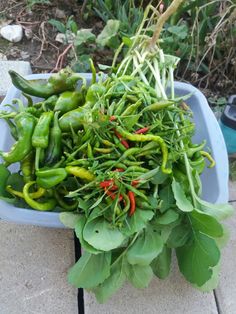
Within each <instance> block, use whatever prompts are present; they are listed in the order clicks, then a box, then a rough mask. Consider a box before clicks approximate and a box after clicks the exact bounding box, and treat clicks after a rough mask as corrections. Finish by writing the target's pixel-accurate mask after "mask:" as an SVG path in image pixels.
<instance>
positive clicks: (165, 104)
mask: <svg viewBox="0 0 236 314" xmlns="http://www.w3.org/2000/svg"><path fill="white" fill-rule="evenodd" d="M173 104H174V101H173V100H162V101H158V102H156V103H154V104H151V105H149V106H147V107H145V108H144V109H143V112H144V111H154V112H155V111H158V110H162V109H165V108H167V107H169V106H171V105H173Z"/></svg>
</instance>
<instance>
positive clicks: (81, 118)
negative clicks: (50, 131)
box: [59, 107, 92, 132]
mask: <svg viewBox="0 0 236 314" xmlns="http://www.w3.org/2000/svg"><path fill="white" fill-rule="evenodd" d="M91 121H92V115H91V112H90V111H89V110H88V109H86V108H84V107H79V108H77V109H75V110H71V111H69V112H66V113H65V114H64V115H63V116H62V117H61V118H60V119H59V125H60V128H61V130H62V131H63V132H68V131H70V128H71V127H72V128H73V129H74V130H78V129H79V128H80V127H82V126H83V125H84V124H87V123H88V122H91Z"/></svg>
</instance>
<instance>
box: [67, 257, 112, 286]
mask: <svg viewBox="0 0 236 314" xmlns="http://www.w3.org/2000/svg"><path fill="white" fill-rule="evenodd" d="M110 264H111V252H106V253H101V254H98V255H93V254H90V253H87V252H84V253H83V255H82V257H81V258H80V259H79V260H78V262H77V263H76V264H75V265H74V266H73V267H72V268H71V269H70V270H69V273H68V281H69V283H70V284H72V285H74V286H75V287H77V288H86V289H90V288H93V287H96V286H97V285H99V284H100V283H102V282H103V281H104V280H105V279H106V278H108V277H109V275H110Z"/></svg>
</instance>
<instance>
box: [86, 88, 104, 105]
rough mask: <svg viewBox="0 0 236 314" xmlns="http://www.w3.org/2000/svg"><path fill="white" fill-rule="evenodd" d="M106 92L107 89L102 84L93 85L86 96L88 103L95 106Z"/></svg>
mask: <svg viewBox="0 0 236 314" xmlns="http://www.w3.org/2000/svg"><path fill="white" fill-rule="evenodd" d="M105 92H106V87H105V86H103V85H102V84H101V83H95V84H92V85H91V86H90V87H89V88H88V91H87V94H86V102H90V103H92V104H94V103H95V102H96V101H97V100H98V99H99V98H100V97H101V96H102V95H104V94H105Z"/></svg>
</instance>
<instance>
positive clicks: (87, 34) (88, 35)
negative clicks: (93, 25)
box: [74, 28, 96, 48]
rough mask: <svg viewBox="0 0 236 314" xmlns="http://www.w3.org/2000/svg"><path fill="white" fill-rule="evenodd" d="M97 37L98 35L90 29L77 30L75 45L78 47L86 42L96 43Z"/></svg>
mask: <svg viewBox="0 0 236 314" xmlns="http://www.w3.org/2000/svg"><path fill="white" fill-rule="evenodd" d="M95 39H96V36H95V35H94V34H93V33H92V32H91V30H90V29H85V28H83V29H80V30H79V31H78V32H77V35H76V37H75V41H74V45H75V46H76V48H78V47H80V46H82V45H84V44H90V43H94V42H95Z"/></svg>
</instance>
